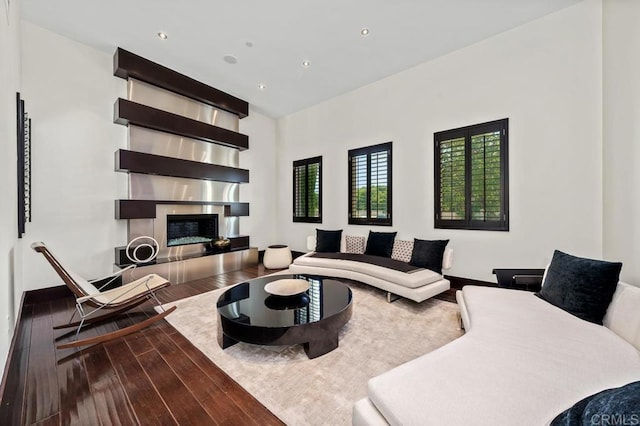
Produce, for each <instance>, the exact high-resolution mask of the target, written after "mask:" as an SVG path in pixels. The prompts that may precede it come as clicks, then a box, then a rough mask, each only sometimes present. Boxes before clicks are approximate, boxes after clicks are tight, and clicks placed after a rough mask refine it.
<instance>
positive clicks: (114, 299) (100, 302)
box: [31, 242, 176, 349]
mask: <svg viewBox="0 0 640 426" xmlns="http://www.w3.org/2000/svg"><path fill="white" fill-rule="evenodd" d="M31 248H32V249H34V250H35V251H37V252H38V253H42V255H43V256H44V257H45V259H47V261H48V262H49V263H50V264H51V266H52V267H53V269H54V270H55V271H56V272H57V273H58V275H59V276H60V277H61V278H62V280H63V281H64V283H65V284H66V285H67V287H69V289H70V290H71V291H72V292H73V294H74V295H75V296H76V310H75V312H74V313H73V316H72V317H71V318H70V319H69V322H68V323H67V324H62V325H58V326H55V327H53V328H54V329H56V330H57V329H62V328H71V327H77V330H76V340H74V341H72V342H68V343H64V344H61V345H58V346H56V347H57V348H58V349H64V348H71V347H77V346H85V345H92V344H96V343H101V342H106V341H108V340H112V339H116V338H118V337H122V336H126V335H127V334H131V333H134V332H136V331H138V330H141V329H143V328H145V327H147V326H149V325H151V324H153V323H155V322H157V321H159V320H161V319H163V318H164V317H166V316H167V315H169V314H170V313H171V312H173V311H174V310H175V309H176V307H175V306H174V307H172V308H170V309H167V310H163V311H162V312H160V313H158V314H155V315H153V316H151V317H149V318H147V319H146V320H144V321H141V322H139V323H137V324H134V325H130V326H128V327H125V328H121V329H119V330H116V331H113V332H110V333H106V334H102V335H100V336H94V337H89V338H87V339H80V340H78V335H79V333H80V329H81V328H82V327H83V326H85V325H88V324H93V323H97V322H100V321H104V320H106V319H108V318H111V317H114V316H116V315H118V314H121V313H123V312H125V311H127V310H129V309H131V308H133V307H135V306H138V305H140V304H142V303H144V302H145V301H147V300H150V299H152V300H154V301H155V302H156V304H157V305H158V306H161V303H160V301H159V300H158V298H157V297H156V295H155V292H156V291H158V290H159V289H161V288H164V287H167V286H168V285H170V284H171V283H170V282H169V281H167V280H166V279H164V278H162V277H161V276H159V275H157V274H149V275H146V276H144V277H142V278H139V279H137V280H135V281H133V282H130V283H128V284H124V285H123V286H121V287H116V288H113V289H111V290H106V291H102V292H101V291H100V290H101V289H102V288H104V287H105V286H107V285H108V284H110V283H112V282H113V281H114V280H115V279H117V278H118V277H119V276H120V275H121V274H122V273H123V272H125V271H127V270H129V269H132V268H135V266H136V265H131V266H128V267H127V268H124V269H122V270H120V271H118V272H116V273H114V274H111V275H108V276H107V277H105V278H100V279H98V280H91V281H87V280H85V279H84V278H82V277H81V276H79V275H78V274H75V273H74V272H72V271H71V270H69V269H68V268H65V267H64V266H62V264H61V263H60V261H58V259H56V257H55V256H54V255H53V254H52V253H51V251H49V249H48V248H47V246H46V245H45V244H44V243H43V242H35V243H33V244H31ZM106 278H111V279H110V280H108V281H107V282H106V283H105V284H104V285H102V286H101V287H100V288H96V287H95V286H94V285H93V284H92V283H93V282H95V281H101V280H104V279H106ZM76 314H78V315H79V317H80V321H76V322H72V321H73V319H74V317H75V316H76Z"/></svg>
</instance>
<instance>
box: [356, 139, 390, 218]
mask: <svg viewBox="0 0 640 426" xmlns="http://www.w3.org/2000/svg"><path fill="white" fill-rule="evenodd" d="M391 149H392V143H391V142H388V143H384V144H380V145H374V146H369V147H365V148H359V149H353V150H350V151H349V223H350V224H355V225H389V226H390V225H391V164H392V159H391Z"/></svg>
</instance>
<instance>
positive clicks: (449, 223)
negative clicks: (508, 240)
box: [434, 119, 509, 231]
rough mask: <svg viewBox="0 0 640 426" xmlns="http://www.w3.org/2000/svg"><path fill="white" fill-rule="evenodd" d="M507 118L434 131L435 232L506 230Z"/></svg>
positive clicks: (507, 217) (507, 216)
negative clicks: (447, 229)
mask: <svg viewBox="0 0 640 426" xmlns="http://www.w3.org/2000/svg"><path fill="white" fill-rule="evenodd" d="M508 125H509V121H508V119H503V120H498V121H493V122H490V123H484V124H478V125H474V126H468V127H463V128H460V129H453V130H447V131H444V132H438V133H436V134H435V135H434V141H435V165H436V176H435V227H436V228H453V229H482V230H495V231H508V230H509V213H508V207H509V204H508V196H509V191H508Z"/></svg>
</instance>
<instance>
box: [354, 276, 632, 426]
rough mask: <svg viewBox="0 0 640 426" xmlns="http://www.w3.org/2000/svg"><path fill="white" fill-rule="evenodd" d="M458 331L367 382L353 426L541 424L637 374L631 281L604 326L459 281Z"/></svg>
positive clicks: (525, 296) (521, 295)
mask: <svg viewBox="0 0 640 426" xmlns="http://www.w3.org/2000/svg"><path fill="white" fill-rule="evenodd" d="M457 299H458V303H459V305H460V310H461V316H462V321H463V324H464V328H465V330H466V334H465V335H464V336H462V337H460V338H459V339H456V340H455V341H453V342H451V343H449V344H448V345H445V346H443V347H441V348H440V349H437V350H435V351H433V352H431V353H428V354H426V355H424V356H422V357H419V358H417V359H415V360H412V361H410V362H408V363H406V364H403V365H401V366H399V367H397V368H395V369H393V370H390V371H388V372H386V373H384V374H382V375H380V376H378V377H375V378H373V379H371V380H370V381H369V383H368V397H367V398H364V399H362V400H360V401H358V402H357V403H356V404H355V406H354V411H353V424H354V425H358V426H359V425H385V424H392V425H442V424H448V425H544V424H549V422H550V421H551V420H553V419H554V418H555V417H556V416H557V415H558V414H559V413H561V412H562V411H564V410H566V409H567V408H569V407H571V406H572V405H573V404H575V403H576V402H578V401H579V400H581V399H583V398H585V397H587V396H589V395H592V394H594V393H596V392H599V391H601V390H604V389H608V388H614V387H619V386H622V385H625V384H627V383H630V382H633V381H637V380H640V288H638V287H633V286H630V285H628V284H625V283H619V284H618V286H617V289H616V293H615V295H614V298H613V301H612V302H611V304H610V305H609V308H608V310H607V314H606V316H605V318H604V326H600V325H597V324H593V323H590V322H587V321H584V320H581V319H579V318H577V317H575V316H573V315H571V314H569V313H567V312H565V311H563V310H561V309H559V308H557V307H555V306H553V305H551V304H549V303H547V302H545V301H544V300H541V299H539V298H538V297H536V296H535V295H534V294H533V293H529V292H524V291H518V290H507V289H499V288H491V287H476V286H466V287H464V289H463V290H461V291H458V292H457Z"/></svg>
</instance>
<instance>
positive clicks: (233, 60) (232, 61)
mask: <svg viewBox="0 0 640 426" xmlns="http://www.w3.org/2000/svg"><path fill="white" fill-rule="evenodd" d="M222 59H224V61H225V62H226V63H228V64H231V65H234V64H237V63H238V58H236V57H235V56H233V55H224V57H223V58H222Z"/></svg>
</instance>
